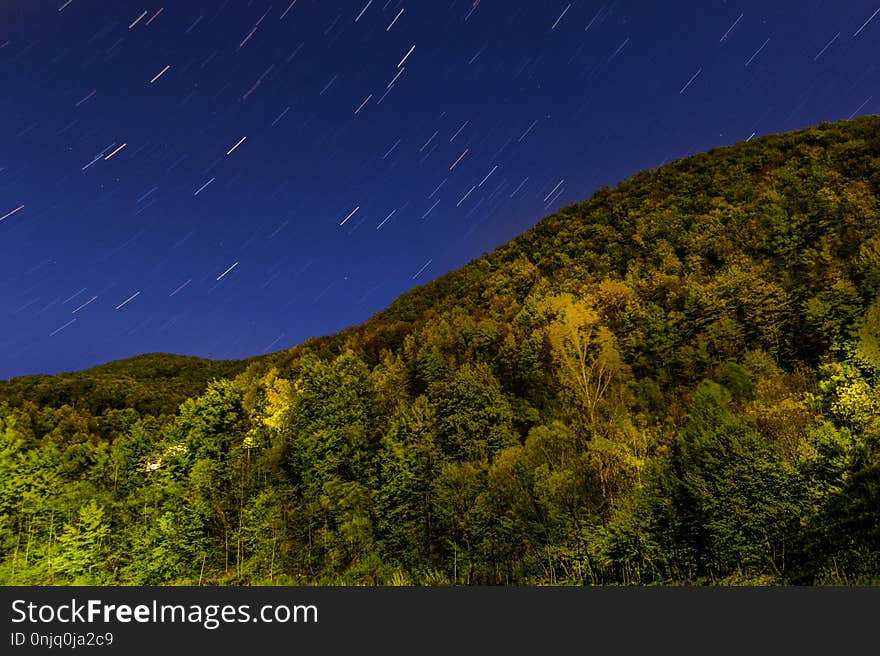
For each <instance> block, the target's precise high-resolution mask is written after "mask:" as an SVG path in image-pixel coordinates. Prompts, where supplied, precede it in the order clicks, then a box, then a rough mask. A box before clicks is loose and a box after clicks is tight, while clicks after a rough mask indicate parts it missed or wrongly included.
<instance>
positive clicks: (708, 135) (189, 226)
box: [0, 0, 880, 378]
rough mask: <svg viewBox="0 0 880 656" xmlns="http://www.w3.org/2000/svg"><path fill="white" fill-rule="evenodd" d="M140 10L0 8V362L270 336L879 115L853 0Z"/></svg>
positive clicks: (861, 15)
mask: <svg viewBox="0 0 880 656" xmlns="http://www.w3.org/2000/svg"><path fill="white" fill-rule="evenodd" d="M150 2H152V0H150ZM150 2H144V1H141V2H139V3H133V2H128V1H127V0H126V1H114V2H112V3H108V2H104V1H97V0H71V1H70V2H68V1H67V0H58V1H57V2H47V1H45V0H6V1H5V2H3V3H2V4H0V83H2V91H0V143H2V147H0V217H3V218H2V219H0V301H2V303H0V313H2V321H0V378H8V377H13V376H19V375H25V374H32V373H55V372H60V371H72V370H77V369H82V368H86V367H89V366H93V365H96V364H100V363H102V362H107V361H109V360H114V359H118V358H123V357H128V356H132V355H136V354H139V353H146V352H156V351H162V352H171V353H179V354H187V355H198V356H203V357H211V358H223V359H227V358H244V357H249V356H253V355H259V354H262V353H267V352H271V351H277V350H281V349H284V348H287V347H290V346H293V345H294V344H297V343H299V342H301V341H303V340H305V339H306V338H308V337H310V336H318V335H324V334H328V333H332V332H335V331H337V330H339V329H341V328H344V327H346V326H349V325H352V324H356V323H360V322H361V321H363V320H365V319H367V318H368V317H369V316H370V315H371V314H372V313H374V312H376V311H377V310H380V309H382V308H383V307H385V306H387V305H388V304H389V303H390V302H391V301H392V300H393V299H394V298H395V297H396V296H398V295H399V294H400V293H401V292H403V291H405V290H407V289H410V288H412V287H413V286H416V285H418V284H422V283H425V282H427V281H428V280H430V279H432V278H435V277H437V276H439V275H442V274H443V273H445V272H447V271H449V270H452V269H455V268H458V267H459V266H461V265H462V264H464V263H466V262H468V261H470V260H472V259H474V258H475V257H478V256H480V255H481V254H482V253H484V252H486V251H490V250H492V249H494V248H495V247H497V246H498V245H500V244H502V243H504V242H506V241H508V240H509V239H511V238H512V237H514V236H516V235H517V234H519V233H521V232H522V231H523V230H525V229H526V228H528V227H529V226H530V225H533V224H534V223H536V222H537V221H538V220H540V219H541V218H542V217H543V216H545V215H547V214H549V213H551V212H552V211H554V210H556V209H558V208H560V207H563V206H565V205H567V204H569V203H572V202H576V201H580V200H583V199H585V198H587V197H589V196H590V195H591V194H592V193H593V192H594V191H596V190H597V189H598V188H600V187H602V186H604V185H614V184H617V183H618V182H620V181H621V180H622V179H624V178H625V177H627V176H629V175H631V174H633V173H635V172H637V171H639V170H642V169H645V168H652V167H656V166H659V165H661V164H663V163H665V162H668V161H671V160H673V159H676V158H680V157H684V156H687V155H690V154H694V153H697V152H701V151H705V150H708V149H710V148H712V147H715V146H719V145H726V144H732V143H735V142H737V141H741V140H745V139H749V138H753V137H755V136H758V135H761V134H766V133H771V132H781V131H785V130H791V129H795V128H798V127H804V126H808V125H812V124H816V123H819V122H821V121H833V120H839V119H845V118H851V117H854V116H860V115H864V114H871V113H878V111H880V86H878V82H880V69H878V63H880V15H878V14H880V1H878V0H871V1H870V2H862V1H857V0H852V1H847V2H846V3H842V5H841V3H837V2H833V1H824V0H822V1H816V0H804V1H800V2H779V1H777V2H773V1H770V2H752V1H748V2H745V1H744V2H735V1H732V0H731V1H727V2H724V1H721V0H694V1H684V0H682V1H680V2H678V1H676V2H668V3H660V2H647V1H635V0H629V1H626V0H619V1H617V2H604V3H603V2H593V1H589V2H588V1H585V0H581V1H573V2H568V1H567V0H566V1H563V2H558V1H556V0H552V1H544V0H541V1H538V0H532V1H528V2H522V1H513V0H507V1H501V0H477V1H476V2H474V0H468V1H466V2H464V1H453V0H450V1H440V0H438V1H436V2H435V1H433V0H431V1H430V2H429V1H427V0H425V1H419V2H413V1H411V0H410V1H403V0H371V1H369V2H368V1H367V0H357V1H353V2H316V1H315V0H296V2H293V3H292V4H291V2H290V0H282V1H281V2H277V0H251V1H248V0H173V1H172V0H159V2H152V4H150Z"/></svg>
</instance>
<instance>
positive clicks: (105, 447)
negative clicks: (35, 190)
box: [0, 117, 880, 585]
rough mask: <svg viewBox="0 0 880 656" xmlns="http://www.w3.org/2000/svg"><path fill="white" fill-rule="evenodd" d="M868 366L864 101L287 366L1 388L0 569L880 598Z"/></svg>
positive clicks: (584, 223)
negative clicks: (847, 590) (823, 591)
mask: <svg viewBox="0 0 880 656" xmlns="http://www.w3.org/2000/svg"><path fill="white" fill-rule="evenodd" d="M878 379H880V117H865V118H861V119H858V120H855V121H845V122H840V123H835V124H822V125H820V126H818V127H815V128H810V129H806V130H800V131H797V132H792V133H787V134H782V135H771V136H767V137H763V138H760V139H755V140H752V141H749V142H745V143H740V144H737V145H735V146H733V147H729V148H719V149H716V150H713V151H711V152H709V153H706V154H702V155H698V156H695V157H690V158H688V159H685V160H681V161H677V162H674V163H672V164H669V165H666V166H663V167H661V168H659V169H656V170H651V171H645V172H642V173H639V174H637V175H635V176H633V177H632V178H630V179H628V180H627V181H625V182H624V183H622V184H621V185H620V186H619V187H618V188H616V189H607V188H606V189H602V190H600V191H598V192H597V193H596V194H595V195H594V196H593V197H592V198H591V199H589V200H587V201H585V202H583V203H579V204H576V205H572V206H569V207H566V208H564V209H562V210H561V211H560V212H558V213H557V214H553V215H551V216H549V217H546V218H545V219H543V220H542V221H541V222H540V223H538V224H537V225H536V226H535V227H533V228H532V229H530V230H529V231H527V232H526V233H525V234H523V235H522V236H520V237H518V238H517V239H515V240H513V241H512V242H510V243H509V244H507V245H505V246H503V247H501V248H499V249H498V250H497V251H495V252H493V253H491V254H487V255H485V256H484V257H482V258H480V259H478V260H475V261H474V262H472V263H470V264H468V265H467V266H465V267H463V268H462V269H460V270H458V271H455V272H453V273H450V274H448V275H446V276H444V277H442V278H440V279H438V280H436V281H434V282H432V283H429V284H428V285H425V286H423V287H420V288H417V289H415V290H413V291H411V292H409V293H407V294H404V295H403V296H401V297H400V298H399V299H398V300H397V301H395V302H394V303H393V304H392V305H391V306H390V307H389V308H388V309H386V310H384V311H382V312H380V313H378V314H376V315H375V316H373V317H372V318H371V319H370V320H369V321H367V322H365V323H364V324H363V325H361V326H356V327H353V328H350V329H348V330H345V331H343V332H342V333H339V334H338V335H335V336H330V337H324V338H319V339H315V340H310V341H308V342H306V343H305V344H303V345H300V346H298V347H295V348H293V349H291V350H289V351H284V352H281V353H276V354H273V355H271V356H265V357H261V358H255V359H253V360H251V361H248V362H242V363H234V362H223V363H210V362H206V361H198V360H196V359H189V358H180V357H178V356H166V355H151V356H142V357H140V358H134V359H132V360H127V361H124V362H121V363H113V364H110V365H105V366H104V367H99V368H96V369H93V370H89V371H87V372H81V373H78V374H65V375H62V376H54V377H29V378H23V379H17V380H12V381H8V382H5V383H0V404H2V405H0V560H2V564H0V583H5V584H67V583H95V584H179V583H187V584H197V583H201V584H269V583H272V584H312V583H315V584H349V583H351V584H380V585H386V584H409V583H414V584H432V585H437V584H456V583H457V584H656V583H663V584H744V583H749V584H880V393H878V386H877V384H878ZM209 381H210V382H209Z"/></svg>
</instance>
